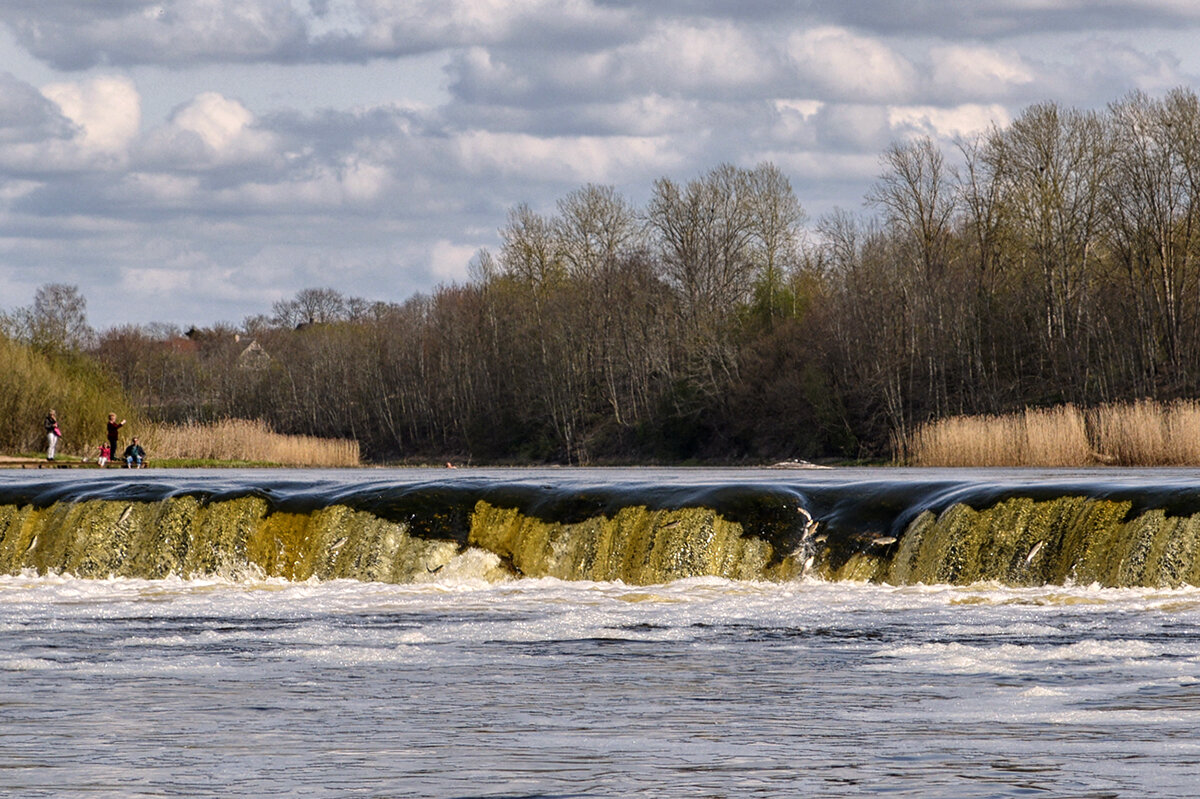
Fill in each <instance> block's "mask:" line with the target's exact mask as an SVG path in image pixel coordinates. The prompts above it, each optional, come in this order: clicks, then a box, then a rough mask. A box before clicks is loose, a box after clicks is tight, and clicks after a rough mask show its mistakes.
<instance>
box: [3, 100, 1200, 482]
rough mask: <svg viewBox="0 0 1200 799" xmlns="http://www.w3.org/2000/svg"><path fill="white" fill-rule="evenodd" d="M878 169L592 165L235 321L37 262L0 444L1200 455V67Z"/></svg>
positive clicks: (506, 457) (892, 155) (15, 343)
mask: <svg viewBox="0 0 1200 799" xmlns="http://www.w3.org/2000/svg"><path fill="white" fill-rule="evenodd" d="M880 164H881V170H880V174H879V178H878V180H877V182H876V183H875V184H874V185H873V186H872V187H871V189H870V191H869V192H868V193H867V196H866V207H867V208H868V209H869V215H868V216H858V215H855V214H851V213H848V212H836V213H833V214H831V215H829V216H827V217H824V218H822V219H818V220H815V221H812V222H810V220H808V219H807V217H806V215H805V213H804V210H803V205H802V203H801V201H800V198H799V197H798V196H797V194H796V193H795V191H794V190H793V187H792V186H791V184H790V183H789V181H788V180H787V178H786V177H785V176H784V175H783V173H782V172H781V171H780V170H779V169H778V168H776V167H775V166H773V165H771V164H769V163H764V164H760V165H758V166H755V167H753V168H743V167H736V166H732V165H721V166H718V167H716V168H714V169H712V170H710V171H708V172H706V173H704V174H702V175H699V176H697V177H695V178H693V179H691V180H688V181H686V182H682V183H681V182H677V181H676V180H674V179H671V178H665V177H664V178H661V179H659V180H658V181H656V182H655V183H654V185H653V187H652V190H651V191H650V193H649V195H650V199H649V201H648V202H647V203H646V205H645V206H644V207H636V206H634V205H633V204H631V203H630V202H629V201H627V200H626V199H625V198H623V197H622V196H621V195H620V194H618V193H617V192H616V191H615V190H614V189H612V188H611V187H605V186H595V185H588V186H583V187H581V188H579V189H577V190H575V191H572V192H570V193H568V194H567V195H566V196H564V197H563V198H562V199H561V200H560V201H559V202H558V204H557V206H556V207H555V208H554V209H550V210H537V209H533V208H530V207H528V206H525V205H519V206H517V207H516V208H513V209H512V211H511V212H510V214H509V219H508V221H507V223H506V224H505V226H504V227H503V228H502V229H501V231H500V240H501V244H500V247H499V249H498V250H497V251H496V252H488V251H481V252H480V253H479V254H478V255H477V257H476V258H475V259H474V260H473V262H472V265H471V267H472V272H471V279H470V280H469V281H467V282H466V283H463V284H456V285H446V286H441V287H439V288H437V289H436V290H434V291H432V292H431V293H429V294H424V295H418V296H414V297H412V298H409V299H408V300H406V301H403V302H399V303H393V302H369V301H366V300H363V299H359V298H354V297H346V296H343V295H342V294H340V293H338V292H336V291H333V290H330V289H319V288H314V289H306V290H304V291H301V292H300V293H299V294H297V295H296V296H295V297H294V298H293V299H290V300H283V301H280V302H278V303H276V304H275V306H274V307H273V308H272V309H271V312H270V313H269V314H263V315H260V316H256V317H252V318H248V319H245V320H243V322H242V323H241V324H239V325H218V326H215V327H211V328H206V329H191V330H188V331H186V333H185V332H184V331H182V330H180V329H179V328H176V327H174V326H172V325H169V324H162V325H151V326H142V327H135V326H125V327H118V328H113V329H110V330H106V331H99V332H97V331H93V330H91V329H90V328H89V327H88V326H87V324H86V316H85V315H84V313H83V310H84V302H83V298H82V297H81V296H79V294H78V291H77V290H75V289H73V287H70V286H63V285H58V284H51V285H48V286H44V287H43V288H42V289H41V290H40V291H39V293H38V296H37V298H36V299H35V302H34V304H33V306H31V307H30V308H18V309H12V310H10V311H8V312H7V313H5V314H3V319H2V320H0V321H2V322H3V324H2V325H0V327H2V329H3V330H4V331H5V335H6V340H5V341H4V343H3V346H4V347H6V348H7V349H6V352H8V353H14V352H19V353H20V354H19V355H18V356H15V360H14V362H19V363H20V364H25V365H22V366H21V367H20V368H21V369H23V370H26V371H28V372H29V374H30V375H33V376H34V378H35V379H34V383H35V384H36V386H37V388H36V390H34V391H31V390H30V386H29V385H28V384H26V383H25V382H23V380H21V378H19V377H13V378H11V379H9V377H8V376H5V375H3V374H2V373H0V392H3V393H2V394H0V403H7V405H6V406H4V407H0V414H2V417H3V418H2V422H0V423H2V424H3V425H5V428H4V430H3V431H0V448H4V449H7V450H10V451H11V450H13V449H23V450H34V449H36V447H37V446H38V436H37V434H38V421H39V420H40V418H41V415H42V414H44V412H45V409H46V408H47V407H50V406H51V405H53V406H54V407H57V408H58V409H59V410H60V412H63V413H65V414H66V418H68V419H80V418H86V419H102V418H103V415H102V414H103V413H106V412H107V411H108V410H116V411H118V412H122V413H124V411H123V409H126V408H127V409H129V410H128V414H133V413H135V412H136V413H137V414H140V416H139V418H141V419H144V420H145V421H146V422H156V423H162V424H175V425H177V424H208V423H213V422H217V421H220V420H225V419H259V420H262V421H263V423H265V424H266V425H267V426H268V427H269V429H270V430H272V431H278V432H279V433H281V434H287V435H299V436H309V437H314V438H322V439H324V438H333V439H342V440H346V441H353V442H357V444H358V445H359V446H360V447H361V449H362V456H363V457H364V458H365V459H367V460H372V461H394V460H397V459H401V458H430V457H440V456H443V455H452V456H454V457H456V458H471V459H473V460H474V461H475V462H560V463H579V464H584V463H605V462H701V461H723V462H747V461H748V462H763V461H772V460H782V459H785V458H806V459H810V460H813V459H818V458H827V459H839V460H887V459H905V458H911V459H913V460H914V461H915V462H945V458H946V456H934V455H929V454H922V453H928V452H931V451H932V449H931V448H932V447H933V446H934V445H933V443H932V441H933V439H936V438H938V437H939V436H941V437H943V438H945V437H948V436H949V437H952V436H951V433H952V432H954V431H957V432H954V435H957V436H959V440H960V441H962V440H966V439H972V440H975V439H977V440H978V444H979V448H980V449H981V453H980V454H977V455H974V456H972V457H973V458H975V459H976V460H973V461H972V462H979V461H980V460H986V461H987V462H995V463H1010V462H1031V463H1044V462H1046V461H1047V459H1051V458H1052V457H1053V458H1057V459H1058V460H1066V459H1067V457H1068V454H1069V453H1073V454H1071V455H1070V457H1071V458H1074V459H1075V460H1076V461H1077V462H1083V463H1096V462H1115V463H1143V462H1152V463H1159V462H1165V463H1182V462H1188V463H1194V462H1196V461H1197V460H1198V459H1200V455H1196V454H1194V451H1195V450H1196V447H1195V445H1193V444H1186V445H1184V444H1182V441H1183V438H1182V437H1181V433H1180V432H1179V431H1180V430H1185V429H1190V428H1188V425H1192V424H1193V423H1192V422H1191V421H1189V420H1190V419H1191V417H1190V416H1189V413H1190V411H1189V410H1188V408H1189V407H1190V406H1189V405H1188V404H1187V402H1189V401H1191V400H1193V399H1194V398H1196V397H1200V301H1198V300H1200V100H1198V99H1197V96H1196V94H1195V93H1193V92H1192V91H1191V90H1189V89H1183V88H1180V89H1176V90H1173V91H1170V92H1168V93H1166V94H1165V95H1163V96H1161V97H1151V96H1149V95H1146V94H1142V93H1135V94H1131V95H1128V96H1126V97H1124V98H1121V99H1119V100H1117V101H1115V102H1113V103H1112V104H1111V105H1110V106H1109V107H1108V108H1106V109H1105V110H1103V111H1098V112H1093V111H1085V110H1079V109H1073V108H1067V107H1063V106H1060V105H1057V104H1054V103H1042V104H1038V105H1033V106H1030V107H1028V108H1026V109H1024V110H1023V111H1022V112H1021V113H1020V114H1019V115H1018V116H1017V117H1016V119H1014V120H1013V122H1012V123H1011V124H1009V125H1007V126H1005V127H996V128H994V129H992V130H989V131H987V132H985V133H983V134H981V135H979V136H977V137H974V138H971V139H967V140H963V141H960V142H958V143H957V144H956V145H955V146H953V147H950V148H945V149H944V148H942V147H939V146H938V145H937V144H935V143H934V142H933V141H932V140H930V139H927V138H914V139H910V140H906V141H902V142H897V143H896V144H894V145H892V146H891V147H889V148H887V150H886V151H885V152H883V153H882V155H881V158H880ZM7 371H12V370H7ZM93 378H95V379H93ZM6 380H8V382H5V381H6ZM14 381H15V382H14ZM58 381H61V382H58ZM89 392H90V393H89ZM14 397H15V399H14ZM1181 403H1182V404H1181ZM64 406H65V407H66V408H67V409H68V411H69V413H67V411H64V410H63V407H64ZM1026 409H1029V410H1026ZM128 414H126V415H128ZM971 417H975V418H977V419H978V420H981V421H977V422H968V421H966V419H968V418H971ZM1137 419H1141V422H1137ZM1139 425H1141V426H1140V427H1139ZM1137 430H1142V431H1143V432H1144V438H1145V440H1146V442H1151V443H1146V444H1145V445H1144V446H1145V447H1148V448H1143V449H1140V450H1138V454H1131V453H1133V451H1134V450H1132V449H1129V447H1132V446H1133V444H1131V443H1129V442H1128V441H1127V439H1132V438H1137V437H1138V436H1140V435H1143V433H1138V432H1136V431H1137ZM1039 431H1042V432H1039ZM68 436H70V428H69V425H68ZM1046 436H1052V437H1050V438H1047V437H1046ZM1057 436H1065V438H1063V439H1062V440H1061V441H1060V440H1059V439H1058V438H1055V437H1057ZM1122 437H1124V438H1122ZM1118 440H1120V441H1121V442H1122V443H1116V442H1118ZM1153 441H1162V442H1165V443H1163V444H1162V445H1161V446H1160V445H1159V444H1153V443H1152V442H1153ZM989 442H990V443H989ZM64 443H65V444H67V445H68V446H72V445H73V442H71V441H70V440H69V439H68V441H67V442H64ZM1015 444H1016V445H1018V446H1017V448H1018V449H1021V450H1022V453H1021V454H1020V455H1019V456H1013V455H1012V454H1011V452H1010V453H1009V454H1006V455H1003V456H1001V455H999V454H996V453H995V452H990V453H989V452H985V451H984V450H989V448H990V449H991V450H997V451H998V450H1000V449H1005V448H1007V449H1009V450H1011V449H1012V448H1013V446H1014V445H1015ZM81 446H82V444H81ZM949 446H950V449H951V450H955V449H957V450H960V451H965V449H964V447H963V446H962V445H961V444H950V445H949ZM1139 446H1142V445H1139ZM1152 452H1153V453H1156V454H1151V453H1152ZM1014 457H1015V458H1016V459H1015V460H1014Z"/></svg>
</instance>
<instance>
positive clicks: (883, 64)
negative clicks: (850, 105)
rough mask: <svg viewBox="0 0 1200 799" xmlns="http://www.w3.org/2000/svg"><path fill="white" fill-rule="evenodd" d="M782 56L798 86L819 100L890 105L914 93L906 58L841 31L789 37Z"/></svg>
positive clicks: (823, 29) (824, 30) (913, 73)
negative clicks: (814, 93)
mask: <svg viewBox="0 0 1200 799" xmlns="http://www.w3.org/2000/svg"><path fill="white" fill-rule="evenodd" d="M788 53H789V54H790V56H791V58H792V61H793V63H794V64H795V66H796V69H797V71H798V73H799V76H800V78H801V79H802V81H804V82H805V83H806V84H808V85H811V86H813V87H814V88H815V89H817V90H819V91H820V93H821V94H822V97H823V99H830V100H843V101H846V100H848V101H884V102H886V101H893V102H894V101H896V100H904V99H907V98H908V97H909V95H910V94H911V93H912V92H913V91H914V89H915V84H916V70H915V69H914V68H913V66H912V64H911V63H909V61H908V60H907V59H905V58H904V57H903V56H901V55H900V54H899V53H897V52H896V51H894V50H893V49H891V48H890V47H888V46H887V45H886V44H884V43H883V42H881V41H879V40H878V39H872V38H868V37H865V36H860V35H858V34H855V33H852V32H851V31H848V30H846V29H844V28H832V27H821V28H812V29H809V30H804V31H800V32H797V33H794V34H792V36H791V37H790V38H789V41H788Z"/></svg>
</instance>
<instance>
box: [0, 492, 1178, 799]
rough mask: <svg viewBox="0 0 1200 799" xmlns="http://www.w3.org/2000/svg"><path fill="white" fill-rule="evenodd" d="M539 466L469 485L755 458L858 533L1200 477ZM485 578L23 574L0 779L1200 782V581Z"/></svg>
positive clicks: (379, 783) (236, 792) (515, 786)
mask: <svg viewBox="0 0 1200 799" xmlns="http://www.w3.org/2000/svg"><path fill="white" fill-rule="evenodd" d="M519 474H520V480H521V481H522V483H523V484H526V483H528V484H530V485H532V486H533V488H531V489H528V490H527V489H525V488H522V489H521V490H520V492H517V493H516V494H514V493H513V491H512V490H511V489H509V488H508V487H506V486H503V485H502V486H500V487H499V488H497V487H496V485H494V483H495V482H496V481H498V480H499V481H501V482H503V480H506V479H508V478H504V477H497V476H495V475H494V474H491V473H479V474H476V475H474V476H467V477H464V478H463V479H464V480H465V482H463V483H460V484H458V485H459V488H461V487H462V486H468V487H470V486H475V487H474V488H470V490H471V491H474V490H480V491H489V492H492V494H491V495H492V496H495V497H497V498H502V497H504V496H509V495H513V496H516V500H514V501H517V500H519V501H521V502H525V503H527V504H528V505H529V506H530V507H536V506H537V502H535V501H533V500H530V499H529V497H530V496H533V495H532V494H530V492H537V491H542V492H547V495H548V496H550V497H551V498H552V499H553V500H554V501H553V503H550V504H551V505H553V508H554V509H555V512H556V513H564V514H569V513H572V512H574V510H573V506H572V505H571V504H570V502H569V501H567V500H570V498H571V497H578V496H585V495H588V496H592V498H591V499H589V500H588V503H589V504H588V505H587V507H589V508H591V507H600V506H602V505H603V506H605V507H607V506H608V505H611V504H612V503H613V502H614V500H612V499H611V497H612V496H613V494H612V493H609V494H603V495H600V496H599V497H598V498H595V496H593V495H595V492H596V491H597V490H598V487H599V488H604V487H607V486H612V485H616V489H614V490H615V492H616V495H618V496H617V500H615V501H620V502H625V501H627V499H626V498H627V497H634V498H635V499H636V501H644V498H645V497H646V496H649V495H652V494H654V493H655V492H656V491H664V492H668V493H669V492H672V491H673V492H676V493H677V494H678V495H679V496H681V497H684V498H688V497H692V496H694V495H696V492H697V491H701V490H702V492H704V496H705V497H713V498H715V499H716V500H719V501H721V502H726V503H727V504H729V505H730V507H733V508H735V509H736V508H737V507H739V506H738V505H737V502H736V501H730V500H729V498H728V497H727V496H726V493H727V492H725V493H723V488H722V487H723V486H724V485H726V484H728V483H737V484H739V485H744V484H745V483H747V482H748V481H749V482H752V483H754V484H755V485H756V486H757V485H762V486H766V488H768V489H771V490H772V491H776V492H779V491H784V489H786V492H785V493H786V496H787V497H792V496H798V497H801V498H803V499H804V500H805V502H809V503H810V504H809V507H811V508H814V509H815V510H816V511H818V512H819V513H818V515H819V516H820V518H821V519H828V520H830V521H831V522H833V521H837V520H842V522H841V523H842V524H843V527H844V528H845V529H852V528H854V525H859V524H860V522H861V520H864V519H865V520H867V521H870V520H871V519H872V518H874V517H875V516H879V518H885V517H886V518H892V517H896V516H897V514H908V516H911V515H912V514H911V513H910V512H909V510H905V509H911V508H918V509H919V506H921V503H925V504H926V505H928V506H935V505H937V504H938V503H942V504H945V501H946V500H945V499H944V498H945V497H946V496H958V495H961V494H963V492H966V493H968V494H970V495H971V496H976V495H978V494H979V493H980V492H981V491H984V490H986V489H987V487H988V486H1001V487H1005V490H1008V489H1009V488H1011V487H1012V486H1019V485H1024V484H1025V483H1027V482H1029V481H1030V480H1033V481H1035V482H1037V484H1038V485H1040V486H1043V488H1039V489H1038V491H1039V492H1041V493H1042V494H1044V493H1046V492H1047V491H1049V492H1051V493H1053V491H1057V490H1059V489H1058V488H1056V487H1055V485H1056V484H1057V482H1061V481H1065V482H1067V483H1071V484H1072V485H1073V486H1075V484H1079V483H1083V484H1085V485H1084V488H1086V490H1087V491H1088V492H1090V493H1091V494H1093V495H1097V496H1110V495H1114V496H1129V497H1132V498H1135V499H1136V498H1138V497H1142V496H1145V497H1153V502H1150V500H1146V503H1145V504H1147V505H1148V506H1162V507H1166V506H1168V505H1171V506H1172V507H1179V508H1182V509H1183V510H1181V511H1180V512H1181V513H1182V512H1186V513H1191V512H1193V507H1194V506H1195V505H1196V504H1197V497H1200V480H1198V479H1197V477H1196V476H1195V475H1194V474H1192V473H1191V472H1186V471H1183V470H1174V471H1161V472H1137V473H1126V472H1118V471H1104V472H1102V473H1067V474H1065V475H1063V474H1058V473H1035V472H1030V473H1012V472H1004V473H984V472H968V473H954V474H948V473H941V472H937V473H931V472H922V473H907V472H892V471H887V472H874V471H870V470H858V471H847V472H843V473H840V474H835V473H833V472H830V473H814V474H811V475H804V476H791V475H786V474H779V473H773V474H765V473H757V474H751V475H747V474H746V473H742V472H731V473H724V472H694V473H689V474H684V475H683V476H680V474H681V473H679V472H648V471H633V472H617V473H606V472H602V471H596V472H582V473H574V472H571V473H567V472H564V473H563V476H561V477H560V476H558V475H556V474H554V473H552V472H546V473H525V472H522V473H519ZM964 474H965V476H964ZM446 479H447V478H446V477H445V475H436V474H434V473H423V474H422V473H418V474H415V476H406V475H399V474H398V473H387V472H383V473H380V472H347V473H318V474H313V475H306V474H304V473H290V472H289V473H280V472H263V473H240V474H239V473H219V474H213V475H203V474H197V473H192V472H188V473H179V474H177V475H173V474H170V473H165V472H155V473H151V474H149V475H146V476H145V477H137V478H136V479H135V478H130V477H128V475H127V474H126V475H117V474H102V475H97V476H85V475H80V476H78V477H76V476H70V475H47V476H38V477H36V478H34V477H28V476H17V475H0V489H2V492H0V493H3V494H4V495H5V496H8V497H9V500H8V501H9V502H10V503H18V504H21V503H26V502H31V501H32V502H35V503H38V502H40V503H43V504H44V503H49V502H62V501H76V500H79V501H82V500H86V499H88V498H89V497H101V498H123V497H129V498H131V501H133V500H137V499H138V498H143V499H145V501H154V502H158V501H161V497H163V496H173V495H175V494H177V493H180V492H185V491H196V490H198V489H197V486H199V489H202V490H204V491H207V492H209V493H211V494H213V495H217V494H220V493H222V492H224V493H237V492H239V491H245V490H247V487H248V486H250V487H252V488H253V490H255V491H259V492H261V493H263V494H264V495H266V496H269V497H272V498H276V500H277V501H278V502H279V503H280V504H281V506H287V503H289V502H290V503H292V505H294V506H296V507H301V506H306V504H307V505H313V504H314V502H316V501H315V500H314V499H313V497H314V496H317V497H318V499H320V501H321V502H335V501H337V502H342V501H352V502H354V503H357V504H358V505H360V506H362V507H380V508H384V509H388V508H390V509H391V511H392V512H393V513H396V512H398V511H397V510H396V509H397V508H401V509H403V508H407V507H409V505H404V504H403V503H402V502H401V499H402V500H403V502H409V499H408V498H410V497H411V496H412V492H413V491H418V492H420V491H428V490H431V489H430V488H429V486H430V485H432V483H430V482H429V481H433V483H436V485H433V489H432V490H434V491H435V493H436V492H441V493H438V494H437V496H439V497H444V495H445V492H446V490H448V489H447V485H449V484H448V483H447V482H446ZM471 480H475V481H477V483H471V482H470V481H471ZM405 481H408V482H405ZM422 481H425V482H422ZM796 481H800V482H802V483H803V485H799V484H797V483H796ZM881 481H882V482H881ZM400 483H403V485H399V484H400ZM409 483H412V485H414V486H416V487H415V488H409V487H407V486H408V484H409ZM268 484H269V485H268ZM1047 484H1051V485H1050V488H1049V489H1046V488H1045V486H1046V485H1047ZM264 486H265V487H264ZM397 486H399V487H397ZM658 486H662V488H657V487H658ZM697 486H699V488H697ZM914 486H915V487H914ZM455 490H458V489H455ZM743 490H744V489H738V491H743ZM756 490H757V489H756ZM1064 490H1065V489H1064ZM1070 490H1071V491H1076V490H1080V489H1078V487H1077V486H1076V487H1072V488H1071V489H1070ZM521 492H524V493H521ZM589 492H591V494H589ZM1039 495H1041V494H1039ZM740 496H741V494H740V493H739V494H736V495H735V496H734V498H733V499H734V500H737V498H738V497H740ZM293 497H299V499H293ZM380 497H382V499H380ZM397 497H399V498H400V499H397ZM564 497H565V498H566V499H565V500H564ZM534 499H537V497H536V496H534ZM439 501H441V500H439ZM456 501H457V500H456ZM497 501H499V500H497ZM789 501H790V499H789ZM564 502H565V503H566V504H564ZM372 503H373V504H372ZM606 503H607V504H606ZM410 504H411V503H410ZM543 504H545V503H543ZM288 507H290V506H288ZM873 507H878V508H880V509H882V511H881V513H882V514H883V515H880V514H876V513H875V512H874V511H873V510H872V508H873ZM564 508H565V509H564ZM883 511H886V513H883ZM589 512H591V511H589ZM129 513H130V512H128V511H126V512H124V513H123V514H121V515H119V517H118V518H117V521H116V522H114V523H115V524H117V525H120V524H124V523H125V519H126V518H127V517H128V518H135V517H133V516H130V515H129ZM889 514H890V516H889ZM9 518H16V517H11V516H10V517H9ZM21 518H25V517H21ZM14 524H15V523H14ZM880 529H882V530H883V531H885V532H886V531H887V529H888V528H886V527H885V528H880ZM15 535H16V532H15V528H11V529H10V541H12V540H16V539H15V538H13V536H15ZM3 538H4V536H3V535H2V534H0V542H2V540H3ZM23 540H24V539H22V541H23ZM5 546H8V544H5ZM21 546H28V547H29V548H30V551H32V552H36V551H38V550H37V549H36V547H35V546H34V544H33V543H32V542H30V543H22V544H21ZM473 556H474V555H473V554H472V552H471V551H468V552H467V553H466V554H464V555H463V556H462V559H467V560H469V559H470V558H471V557H473ZM1028 557H1029V558H1032V557H1033V555H1032V554H1030V555H1029V556H1028ZM460 560H461V559H460ZM482 573H484V569H482V568H479V569H473V568H471V566H470V564H469V563H466V564H465V565H464V564H463V563H461V562H457V568H455V569H444V570H442V571H439V572H436V573H430V574H427V575H423V576H425V577H427V578H428V579H425V580H424V581H423V582H421V583H420V584H385V583H378V582H366V581H356V580H349V579H326V580H324V581H320V580H317V579H310V580H307V581H303V582H288V581H285V580H282V579H266V578H263V577H261V576H259V577H253V576H251V577H246V576H245V575H243V576H242V578H239V579H233V578H231V577H229V576H228V575H227V576H226V577H216V576H207V577H193V578H190V579H184V578H183V577H181V576H171V577H168V578H166V579H158V580H151V579H137V578H133V577H125V578H109V579H80V578H78V577H73V576H70V575H67V574H62V573H58V572H54V571H50V572H42V573H37V572H35V571H33V570H32V569H26V570H24V571H19V572H17V573H14V574H9V575H7V576H0V795H2V796H4V797H56V798H57V797H170V796H186V797H196V796H204V797H207V796H212V797H270V796H286V797H346V796H354V797H379V798H380V799H382V798H384V797H513V798H515V797H609V796H612V797H617V796H621V797H624V796H640V797H732V796H801V795H803V796H816V797H846V796H879V795H886V796H914V797H1012V796H1048V797H1049V796H1053V797H1183V796H1193V795H1196V794H1197V792H1198V786H1200V736H1198V735H1197V734H1196V730H1197V729H1200V589H1197V588H1191V587H1186V586H1185V587H1181V588H1175V589H1162V588H1100V587H1098V586H1086V585H1075V584H1071V583H1069V582H1068V584H1066V585H1047V586H1035V587H1012V586H1002V585H998V584H991V583H977V584H973V585H962V586H943V585H920V584H918V585H908V586H889V585H882V584H869V583H862V582H848V581H843V582H826V581H821V580H816V579H813V578H811V577H807V578H803V579H797V580H793V581H785V582H765V581H764V582H757V581H737V580H730V579H724V578H718V577H694V578H689V579H684V580H677V581H674V582H667V583H663V584H653V585H636V586H635V585H627V584H625V583H622V582H589V581H584V580H575V581H563V580H557V579H550V578H542V579H508V580H504V581H501V582H491V583H489V582H485V581H484V580H483V579H480V578H479V575H480V574H482Z"/></svg>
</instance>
